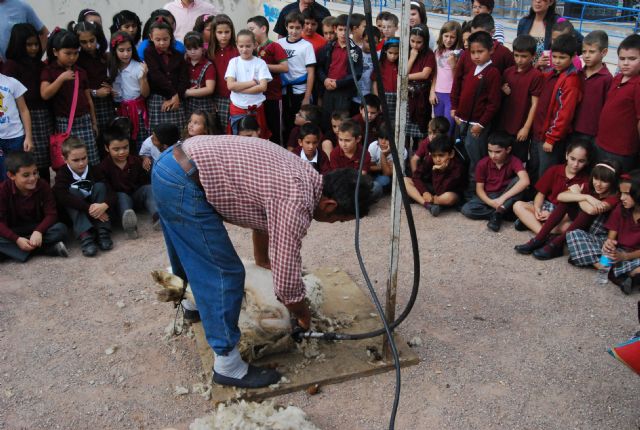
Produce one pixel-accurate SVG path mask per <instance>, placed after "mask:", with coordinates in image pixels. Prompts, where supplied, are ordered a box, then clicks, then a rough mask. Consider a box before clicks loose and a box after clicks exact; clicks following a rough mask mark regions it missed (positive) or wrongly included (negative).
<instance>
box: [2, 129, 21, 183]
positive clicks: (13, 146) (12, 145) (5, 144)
mask: <svg viewBox="0 0 640 430" xmlns="http://www.w3.org/2000/svg"><path fill="white" fill-rule="evenodd" d="M23 144H24V136H20V137H14V138H13V139H0V182H2V181H4V180H5V179H7V170H6V169H5V167H4V159H5V158H6V156H7V155H9V153H11V152H19V151H22V150H23V147H22V145H23Z"/></svg>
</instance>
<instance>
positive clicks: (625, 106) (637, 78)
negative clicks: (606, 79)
mask: <svg viewBox="0 0 640 430" xmlns="http://www.w3.org/2000/svg"><path fill="white" fill-rule="evenodd" d="M639 58H640V35H638V34H632V35H631V36H628V37H627V38H625V39H624V40H623V41H622V42H621V43H620V45H619V46H618V68H619V69H620V73H619V74H618V75H616V76H615V78H613V81H612V82H611V89H610V90H609V93H608V94H607V98H606V100H605V102H604V106H603V107H602V111H601V114H600V120H599V121H598V134H597V136H596V158H597V160H598V161H602V160H606V159H611V160H618V162H619V163H621V164H622V171H623V172H629V171H631V170H632V169H634V168H636V167H637V162H638V152H639V151H640V61H638V59H639Z"/></svg>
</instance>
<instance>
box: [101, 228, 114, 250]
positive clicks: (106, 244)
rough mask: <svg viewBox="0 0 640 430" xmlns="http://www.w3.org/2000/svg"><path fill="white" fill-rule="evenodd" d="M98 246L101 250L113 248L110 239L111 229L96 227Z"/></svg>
mask: <svg viewBox="0 0 640 430" xmlns="http://www.w3.org/2000/svg"><path fill="white" fill-rule="evenodd" d="M98 247H99V248H100V250H102V251H109V250H110V249H113V240H111V231H109V229H106V228H98Z"/></svg>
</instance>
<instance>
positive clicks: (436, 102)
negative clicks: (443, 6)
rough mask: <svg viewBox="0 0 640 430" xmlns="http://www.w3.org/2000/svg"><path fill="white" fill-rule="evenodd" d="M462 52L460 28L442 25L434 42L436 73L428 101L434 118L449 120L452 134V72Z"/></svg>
mask: <svg viewBox="0 0 640 430" xmlns="http://www.w3.org/2000/svg"><path fill="white" fill-rule="evenodd" d="M461 50H462V28H461V27H460V24H459V23H458V22H456V21H448V22H445V23H444V24H443V25H442V28H441V29H440V34H439V35H438V41H437V42H436V51H435V56H436V73H435V76H434V77H433V79H432V80H431V90H430V94H429V101H430V102H431V104H432V105H433V114H434V116H444V117H445V118H447V120H449V124H450V130H451V132H452V133H453V129H454V126H455V122H454V121H453V118H452V117H451V88H452V87H453V71H454V69H455V67H456V63H457V62H458V58H459V57H460V53H461Z"/></svg>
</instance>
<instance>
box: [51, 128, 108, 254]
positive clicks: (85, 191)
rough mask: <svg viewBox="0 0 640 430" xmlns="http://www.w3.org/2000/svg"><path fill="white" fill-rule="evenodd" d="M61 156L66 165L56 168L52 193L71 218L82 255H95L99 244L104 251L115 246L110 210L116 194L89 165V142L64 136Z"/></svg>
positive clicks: (97, 171) (96, 170)
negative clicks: (112, 237)
mask: <svg viewBox="0 0 640 430" xmlns="http://www.w3.org/2000/svg"><path fill="white" fill-rule="evenodd" d="M62 156H63V157H64V161H65V163H67V166H66V167H67V168H66V169H65V168H62V169H59V170H58V171H57V173H56V182H55V184H54V186H53V193H54V195H55V197H56V201H57V203H58V206H59V207H62V208H64V209H65V210H66V211H67V213H68V214H69V217H70V218H71V222H72V223H73V233H74V234H75V236H76V237H77V238H78V241H79V242H80V249H81V250H82V255H84V256H85V257H93V256H95V255H96V254H97V253H98V247H99V248H100V249H101V250H102V251H108V250H110V249H112V248H113V241H112V240H111V220H110V219H109V214H108V212H107V211H108V210H109V208H112V207H115V195H114V194H113V192H112V191H111V190H110V189H109V187H108V186H107V184H106V183H105V182H104V177H103V176H102V172H101V171H100V170H99V169H97V168H96V167H93V166H89V157H88V154H87V145H86V144H85V143H84V142H83V141H82V139H80V138H78V137H75V136H71V137H69V138H68V139H67V140H65V141H64V143H63V144H62ZM96 236H97V239H98V244H97V246H96V240H95V239H96Z"/></svg>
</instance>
